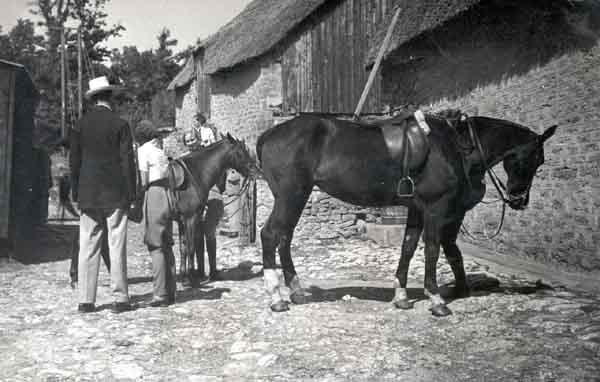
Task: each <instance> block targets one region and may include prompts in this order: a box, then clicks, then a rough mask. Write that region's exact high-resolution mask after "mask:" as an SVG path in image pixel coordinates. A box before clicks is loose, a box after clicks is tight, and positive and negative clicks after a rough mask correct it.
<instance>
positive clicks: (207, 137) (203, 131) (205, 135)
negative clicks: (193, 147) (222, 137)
mask: <svg viewBox="0 0 600 382" xmlns="http://www.w3.org/2000/svg"><path fill="white" fill-rule="evenodd" d="M200 141H201V144H202V146H208V145H210V144H212V143H215V142H216V141H217V139H216V138H215V134H214V133H213V131H212V129H211V128H210V127H208V126H206V125H204V126H200Z"/></svg>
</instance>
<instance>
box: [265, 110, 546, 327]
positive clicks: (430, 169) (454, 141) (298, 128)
mask: <svg viewBox="0 0 600 382" xmlns="http://www.w3.org/2000/svg"><path fill="white" fill-rule="evenodd" d="M409 118H413V117H409ZM426 122H427V124H428V125H429V126H430V128H431V132H430V134H429V136H428V140H429V144H430V150H429V153H428V155H427V157H426V159H425V161H424V162H423V164H422V166H421V167H420V168H419V169H417V170H415V171H413V172H412V173H411V175H412V179H414V195H413V197H404V196H402V197H401V196H399V194H398V191H397V190H398V186H399V182H400V180H401V179H403V178H402V176H401V174H400V172H399V171H401V170H402V166H400V165H398V163H397V161H394V160H392V158H391V156H390V154H389V151H388V148H387V146H386V143H385V140H384V136H383V134H382V129H381V127H380V126H378V125H365V124H359V123H357V122H353V121H347V120H340V119H336V118H333V117H330V116H323V115H310V114H304V115H300V116H298V117H296V118H293V119H291V120H289V121H286V122H284V123H282V124H280V125H278V126H275V127H273V128H271V129H269V130H267V131H265V132H264V133H263V134H262V135H261V136H260V137H259V139H258V142H257V150H256V152H257V155H258V158H259V160H260V163H261V167H262V171H263V174H264V177H265V179H266V180H267V182H268V184H269V187H270V188H271V191H272V193H273V196H274V199H275V201H274V206H273V210H272V211H271V215H270V216H269V218H268V220H267V222H266V224H265V226H264V228H263V229H262V231H261V239H262V246H263V263H264V269H265V271H264V272H265V287H266V288H267V292H268V293H269V294H270V296H271V309H272V310H273V311H283V310H287V309H288V304H287V302H285V301H283V300H282V298H281V295H280V292H279V288H280V286H279V279H278V277H277V274H276V273H275V266H276V264H275V251H276V249H278V251H279V256H280V261H281V267H282V269H283V274H284V278H285V283H286V285H287V286H288V287H289V288H290V299H291V301H292V302H294V303H305V302H307V301H308V300H309V298H310V294H309V293H308V292H307V291H306V290H305V289H303V288H302V286H301V284H300V280H299V278H298V275H297V274H296V270H295V269H294V264H293V262H292V257H291V253H290V244H291V241H292V236H293V233H294V228H295V227H296V224H297V223H298V220H299V218H300V215H301V214H302V210H303V209H304V206H305V204H306V201H307V199H308V197H309V195H310V193H311V191H312V189H313V186H314V185H317V186H318V187H319V188H320V189H321V190H323V191H325V192H327V193H328V194H330V195H332V196H333V197H336V198H338V199H341V200H343V201H345V202H349V203H352V204H357V205H362V206H378V207H379V206H391V205H405V206H407V207H408V217H407V225H406V231H405V236H404V242H403V244H402V253H401V256H400V262H399V264H398V269H397V272H396V280H395V282H394V287H395V297H394V304H395V305H396V307H398V308H404V309H408V308H410V307H411V305H410V304H409V301H408V298H407V294H406V282H407V273H408V266H409V262H410V260H411V258H412V256H413V254H414V251H415V249H416V246H417V243H418V240H419V238H420V236H421V233H424V235H423V239H424V242H425V280H424V289H425V294H426V295H427V296H429V298H430V301H431V303H432V307H431V311H432V313H433V314H434V315H437V316H445V315H448V314H450V313H451V312H450V310H449V309H448V308H447V307H446V304H445V301H444V300H443V299H442V297H441V296H440V294H439V290H438V284H437V280H436V266H437V261H438V257H439V251H440V245H441V246H442V248H443V249H444V254H445V256H446V258H447V259H448V262H449V263H450V266H451V268H452V271H453V273H454V276H455V279H456V288H455V293H456V294H457V295H467V294H468V285H467V282H466V276H465V270H464V266H463V260H462V255H461V252H460V250H459V248H458V246H457V245H456V239H457V236H458V232H459V229H460V227H461V224H462V221H463V219H464V216H465V213H466V212H467V211H468V210H469V209H471V208H473V207H474V206H475V205H476V204H477V203H479V202H480V201H481V200H482V198H483V195H484V193H485V186H484V185H483V178H484V176H485V172H486V170H487V169H488V168H490V167H492V166H494V165H495V164H497V163H499V162H501V161H503V164H504V169H505V171H506V173H507V174H508V182H507V185H506V193H507V195H508V196H507V198H506V199H507V202H508V204H509V206H510V207H511V208H513V209H523V208H525V206H527V203H528V201H529V190H530V187H531V183H532V181H533V178H534V176H535V174H536V170H537V168H538V166H540V165H541V164H542V163H543V162H544V152H543V144H544V141H545V140H547V139H548V138H549V137H550V136H552V135H553V134H554V132H555V129H556V126H553V127H551V128H549V129H547V130H546V131H544V133H543V134H542V135H538V134H536V133H534V132H533V131H531V130H530V129H528V128H526V127H524V126H521V125H518V124H516V123H512V122H508V121H505V120H500V119H492V118H485V117H466V116H463V117H462V118H457V119H452V120H450V119H447V118H442V117H439V116H436V115H427V116H426Z"/></svg>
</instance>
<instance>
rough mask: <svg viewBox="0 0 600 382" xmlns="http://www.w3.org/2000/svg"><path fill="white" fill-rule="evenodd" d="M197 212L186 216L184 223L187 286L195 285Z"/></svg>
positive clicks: (185, 283) (184, 281) (185, 278)
mask: <svg viewBox="0 0 600 382" xmlns="http://www.w3.org/2000/svg"><path fill="white" fill-rule="evenodd" d="M196 219H197V216H196V214H194V215H192V216H191V217H187V218H185V223H184V224H183V225H184V227H185V250H184V251H183V252H184V255H183V257H185V258H186V260H187V261H186V267H185V269H184V270H183V273H182V275H183V283H184V285H186V286H193V285H194V275H193V270H194V244H195V234H194V232H195V231H196Z"/></svg>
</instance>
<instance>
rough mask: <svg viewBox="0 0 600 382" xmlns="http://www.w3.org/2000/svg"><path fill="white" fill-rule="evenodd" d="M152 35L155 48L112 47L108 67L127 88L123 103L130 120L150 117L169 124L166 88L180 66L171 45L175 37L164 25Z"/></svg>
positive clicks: (169, 96)
mask: <svg viewBox="0 0 600 382" xmlns="http://www.w3.org/2000/svg"><path fill="white" fill-rule="evenodd" d="M156 39H157V42H158V47H157V48H156V49H155V50H152V49H150V50H145V51H143V52H140V51H139V50H138V49H137V48H136V47H135V46H126V47H123V49H122V50H121V51H120V52H119V51H118V50H114V51H113V54H112V56H111V62H112V66H111V70H112V71H113V72H114V73H115V74H116V75H117V76H119V77H120V78H122V79H123V81H124V82H125V84H126V86H127V88H128V92H127V93H128V96H127V99H126V101H125V102H124V104H125V105H126V109H127V111H126V112H127V113H128V114H129V115H131V116H133V117H132V118H133V120H134V122H137V121H138V120H139V119H142V118H152V119H154V121H155V122H157V123H159V124H173V123H174V121H175V116H174V110H175V100H174V98H173V95H172V94H169V93H168V92H166V88H167V86H168V84H169V82H170V81H171V80H172V79H173V77H175V75H176V74H177V72H179V69H180V68H179V65H177V62H176V61H175V58H174V57H173V51H172V49H171V47H173V46H175V45H176V44H177V40H176V39H174V38H171V32H170V31H169V30H168V29H167V28H163V29H162V30H161V32H160V33H159V34H158V36H157V37H156Z"/></svg>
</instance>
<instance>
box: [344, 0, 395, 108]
mask: <svg viewBox="0 0 600 382" xmlns="http://www.w3.org/2000/svg"><path fill="white" fill-rule="evenodd" d="M401 11H402V8H400V7H398V9H396V13H394V17H393V18H392V22H391V23H390V26H389V27H388V30H387V33H386V34H385V38H384V39H383V43H382V44H381V47H380V48H379V53H378V54H377V58H376V59H375V63H374V64H373V68H372V69H371V73H369V78H368V79H367V84H366V85H365V88H364V89H363V92H362V94H361V95H360V99H359V101H358V105H356V110H354V119H355V120H357V119H359V118H360V112H361V110H362V108H363V105H364V104H365V101H366V100H367V96H368V95H369V91H370V90H371V86H373V81H375V76H376V75H377V72H378V71H379V66H380V65H381V61H382V60H383V55H384V54H385V51H386V49H387V47H388V44H389V43H390V39H391V38H392V32H393V31H394V27H395V26H396V23H397V22H398V16H400V12H401Z"/></svg>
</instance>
